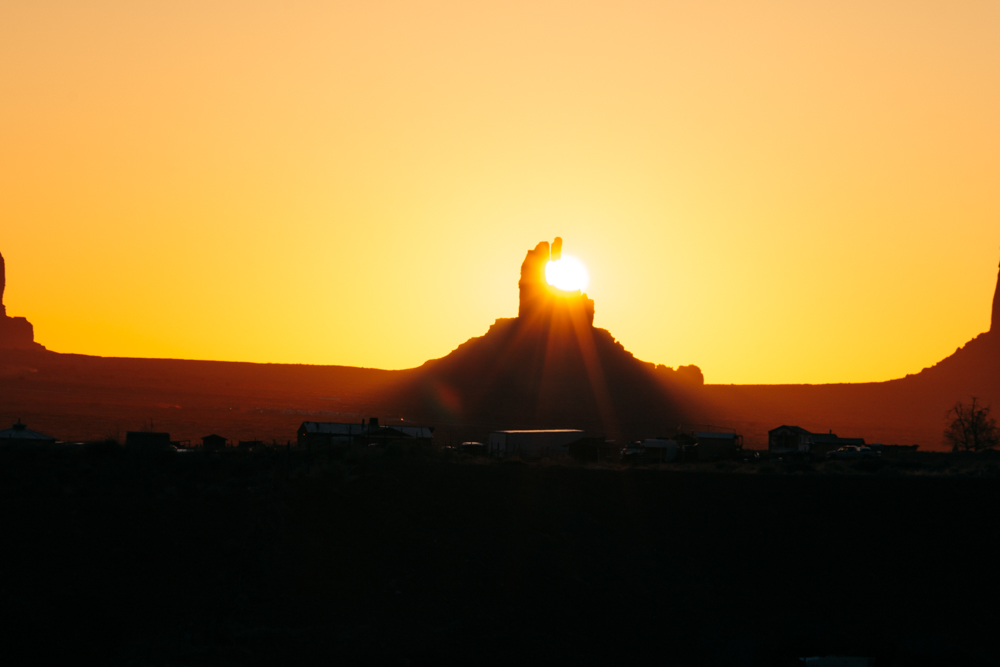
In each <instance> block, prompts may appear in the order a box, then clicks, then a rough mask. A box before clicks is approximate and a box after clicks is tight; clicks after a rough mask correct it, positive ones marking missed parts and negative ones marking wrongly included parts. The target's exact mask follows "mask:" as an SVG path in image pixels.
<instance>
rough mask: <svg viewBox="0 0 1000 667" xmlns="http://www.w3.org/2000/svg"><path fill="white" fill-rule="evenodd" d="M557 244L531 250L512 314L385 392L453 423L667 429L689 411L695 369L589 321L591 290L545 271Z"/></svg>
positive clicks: (612, 433) (432, 418) (627, 431)
mask: <svg viewBox="0 0 1000 667" xmlns="http://www.w3.org/2000/svg"><path fill="white" fill-rule="evenodd" d="M561 247H562V240H561V239H559V238H556V239H555V241H554V242H553V243H552V245H551V246H550V245H549V243H547V242H544V241H543V242H541V243H539V244H538V245H537V246H535V248H534V249H533V250H529V251H528V253H527V256H526V257H525V258H524V262H523V263H522V264H521V276H520V280H519V281H518V291H519V304H518V313H517V317H514V318H501V319H498V320H496V322H495V323H494V324H493V325H492V326H491V327H490V329H489V331H487V333H486V334H485V335H483V336H481V337H478V338H472V339H470V340H468V341H466V342H465V343H463V344H462V345H460V346H459V347H458V348H457V349H456V350H455V351H453V352H452V353H451V354H449V355H447V356H446V357H443V358H441V359H434V360H431V361H428V362H426V363H425V364H423V365H422V366H420V367H418V368H416V369H413V370H411V371H407V372H406V373H407V374H409V375H410V377H409V378H407V380H406V381H404V382H403V383H402V385H401V387H400V389H399V391H398V393H396V395H395V396H394V400H391V401H390V402H391V403H394V404H396V405H398V406H399V407H400V408H401V409H402V410H403V411H405V414H408V415H413V416H414V417H418V416H419V418H420V419H423V420H425V421H429V422H431V423H437V424H454V425H456V426H457V427H459V428H460V429H461V427H463V426H464V427H472V426H475V427H478V428H479V429H484V428H508V429H511V428H582V429H586V430H587V431H588V432H589V433H590V434H592V435H604V436H606V437H609V438H616V439H619V438H629V437H644V436H649V435H651V434H656V433H663V434H666V433H672V432H673V431H674V429H676V427H677V425H678V424H679V423H680V422H682V421H687V418H688V417H689V416H690V414H691V413H692V411H693V410H695V409H696V404H697V394H698V389H699V388H700V386H701V385H702V384H703V382H704V380H703V377H702V374H701V370H700V369H699V368H698V367H697V366H682V367H680V368H678V369H677V370H674V369H672V368H669V367H666V366H662V365H661V366H657V365H655V364H652V363H648V362H643V361H640V360H638V359H636V358H635V357H634V356H633V355H632V353H630V352H628V351H626V350H625V348H624V347H623V346H622V344H621V343H619V342H617V341H616V340H615V339H614V337H613V336H612V335H611V334H610V333H609V332H608V331H607V330H605V329H599V328H596V327H594V302H593V300H591V299H589V298H588V297H587V295H586V294H582V293H581V292H579V291H575V292H566V291H563V290H559V289H556V288H554V287H552V286H551V285H549V284H548V283H547V282H546V280H545V265H546V263H548V262H549V260H550V259H551V260H557V259H559V257H560V252H561ZM461 430H465V429H461Z"/></svg>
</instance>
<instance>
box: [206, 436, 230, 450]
mask: <svg viewBox="0 0 1000 667" xmlns="http://www.w3.org/2000/svg"><path fill="white" fill-rule="evenodd" d="M227 444H229V440H228V439H227V438H223V437H222V436H221V435H216V434H214V433H213V434H212V435H206V436H205V437H204V438H202V439H201V447H202V449H204V450H205V451H206V452H217V451H220V450H223V449H225V448H226V445H227Z"/></svg>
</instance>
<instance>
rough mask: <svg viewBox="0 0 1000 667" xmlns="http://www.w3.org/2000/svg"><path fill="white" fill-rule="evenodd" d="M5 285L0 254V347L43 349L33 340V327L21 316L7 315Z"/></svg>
mask: <svg viewBox="0 0 1000 667" xmlns="http://www.w3.org/2000/svg"><path fill="white" fill-rule="evenodd" d="M6 287H7V275H6V265H5V263H4V259H3V255H2V254H0V348H4V349H15V350H44V349H45V348H44V347H43V346H41V345H39V344H38V343H36V342H35V328H34V327H33V326H32V325H31V322H29V321H28V320H27V319H25V318H23V317H7V306H5V305H4V303H3V293H4V289H5V288H6Z"/></svg>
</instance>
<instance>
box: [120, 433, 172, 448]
mask: <svg viewBox="0 0 1000 667" xmlns="http://www.w3.org/2000/svg"><path fill="white" fill-rule="evenodd" d="M125 447H126V449H131V450H135V451H140V452H150V451H157V450H165V449H169V448H170V434H169V433H152V432H149V431H129V432H128V433H126V434H125Z"/></svg>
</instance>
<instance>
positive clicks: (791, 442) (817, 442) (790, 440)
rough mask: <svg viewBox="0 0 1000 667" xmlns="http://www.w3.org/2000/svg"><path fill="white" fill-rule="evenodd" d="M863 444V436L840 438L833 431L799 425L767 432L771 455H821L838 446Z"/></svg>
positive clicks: (768, 447) (768, 449)
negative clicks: (815, 431)
mask: <svg viewBox="0 0 1000 667" xmlns="http://www.w3.org/2000/svg"><path fill="white" fill-rule="evenodd" d="M864 444H865V440H864V438H841V437H838V436H837V434H836V433H834V432H833V431H830V432H829V433H812V432H810V431H807V430H805V429H804V428H802V427H801V426H787V425H782V426H779V427H778V428H775V429H771V430H770V431H768V432H767V451H768V453H769V454H771V455H772V456H787V455H790V454H795V455H805V454H809V455H817V456H822V455H825V454H826V453H827V452H832V451H833V450H835V449H837V448H838V447H844V446H846V445H859V446H860V445H864Z"/></svg>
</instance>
